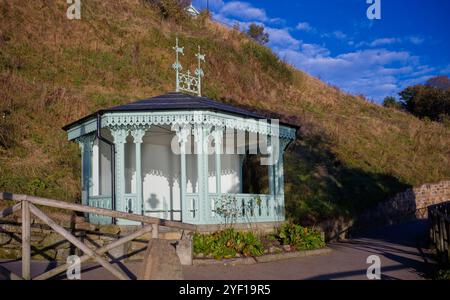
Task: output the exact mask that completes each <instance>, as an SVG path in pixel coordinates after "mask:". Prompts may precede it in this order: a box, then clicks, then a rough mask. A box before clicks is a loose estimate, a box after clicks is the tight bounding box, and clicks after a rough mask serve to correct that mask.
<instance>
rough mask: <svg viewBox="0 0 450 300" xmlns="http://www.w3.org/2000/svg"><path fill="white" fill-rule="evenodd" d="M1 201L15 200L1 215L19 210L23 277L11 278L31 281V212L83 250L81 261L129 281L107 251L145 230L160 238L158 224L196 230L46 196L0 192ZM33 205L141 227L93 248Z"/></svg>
mask: <svg viewBox="0 0 450 300" xmlns="http://www.w3.org/2000/svg"><path fill="white" fill-rule="evenodd" d="M0 200H12V201H16V202H18V203H17V204H15V205H13V206H12V207H8V208H6V209H4V210H2V211H0V217H7V216H10V215H12V214H13V213H15V212H18V211H21V212H22V276H18V275H16V274H11V275H10V278H11V279H25V280H31V279H32V278H31V245H30V241H31V227H30V226H31V224H30V223H31V221H30V220H31V214H33V215H35V216H36V217H37V218H39V219H40V220H41V221H43V222H44V223H45V224H47V225H48V226H49V227H50V228H52V229H53V230H54V231H55V232H57V233H58V234H60V235H61V236H63V237H64V238H65V239H67V240H68V241H69V242H70V243H72V244H73V245H74V246H75V247H77V248H79V249H80V250H81V251H83V253H84V256H82V257H81V258H80V262H81V263H83V262H86V261H88V260H90V259H93V260H95V261H96V262H97V263H99V264H100V265H101V266H102V267H104V268H105V269H106V270H108V271H109V272H111V273H112V274H113V275H114V276H115V277H117V278H118V279H121V280H129V279H130V278H129V277H128V276H127V275H126V274H125V273H124V272H123V271H122V270H120V269H119V268H117V267H115V266H114V265H112V264H111V262H110V261H109V260H108V259H107V258H105V256H104V255H105V254H107V253H108V252H109V251H111V250H113V249H115V248H117V247H119V246H121V245H123V244H125V243H127V242H130V241H132V240H134V239H137V238H139V237H141V236H143V235H145V234H146V233H150V232H152V238H154V239H157V238H159V227H160V226H163V227H169V228H174V229H179V230H182V231H188V232H192V231H195V230H196V226H194V225H190V224H184V223H180V222H173V221H167V220H162V219H157V218H152V217H146V216H141V215H133V214H129V213H125V212H119V211H113V210H107V209H101V208H95V207H90V206H84V205H79V204H72V203H67V202H62V201H56V200H51V199H45V198H40V197H33V196H27V195H16V194H10V193H0ZM36 205H40V206H46V207H53V208H60V209H65V210H70V211H75V212H83V213H90V214H97V215H101V216H106V217H111V218H116V219H125V220H130V221H134V222H139V223H142V228H141V229H139V230H137V231H136V232H134V233H131V234H129V235H127V236H124V237H122V238H120V239H118V240H116V241H114V242H112V243H110V244H109V245H106V246H103V247H99V248H96V249H91V248H90V247H88V246H87V245H86V244H84V243H83V242H81V241H80V240H78V239H77V238H76V237H75V236H74V235H72V234H71V233H70V232H69V231H67V230H66V229H65V228H63V227H62V226H60V225H58V224H57V223H56V222H54V221H53V220H52V219H51V218H49V217H48V216H47V215H46V214H45V213H44V212H42V211H41V210H40V209H39V208H38V207H37V206H36ZM69 266H70V265H69V264H63V265H60V266H58V267H56V268H54V269H52V270H50V271H47V272H45V273H43V274H41V275H39V276H37V277H35V278H33V280H45V279H49V278H52V277H54V276H56V275H58V274H60V273H62V272H64V271H66V270H67V269H68V267H69Z"/></svg>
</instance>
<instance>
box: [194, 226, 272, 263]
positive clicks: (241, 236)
mask: <svg viewBox="0 0 450 300" xmlns="http://www.w3.org/2000/svg"><path fill="white" fill-rule="evenodd" d="M194 253H195V254H196V255H198V254H200V253H202V254H204V255H206V256H209V255H212V256H214V258H215V259H223V258H232V257H235V256H236V254H241V255H244V256H247V257H251V256H253V257H255V256H261V255H263V254H264V247H263V244H262V242H261V239H260V238H259V237H258V236H256V235H255V234H254V233H252V232H237V231H235V230H234V229H227V230H224V231H219V232H216V233H213V234H199V233H196V234H195V235H194Z"/></svg>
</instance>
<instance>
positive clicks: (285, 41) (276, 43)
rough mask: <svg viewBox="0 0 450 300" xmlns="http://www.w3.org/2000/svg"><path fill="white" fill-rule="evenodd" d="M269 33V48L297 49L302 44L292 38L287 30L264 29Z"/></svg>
mask: <svg viewBox="0 0 450 300" xmlns="http://www.w3.org/2000/svg"><path fill="white" fill-rule="evenodd" d="M266 31H267V33H269V46H270V47H272V48H284V49H298V47H299V46H300V44H301V43H302V42H301V41H300V40H298V39H296V38H294V37H293V36H292V35H291V33H290V32H289V29H287V28H285V29H278V28H271V27H267V28H266Z"/></svg>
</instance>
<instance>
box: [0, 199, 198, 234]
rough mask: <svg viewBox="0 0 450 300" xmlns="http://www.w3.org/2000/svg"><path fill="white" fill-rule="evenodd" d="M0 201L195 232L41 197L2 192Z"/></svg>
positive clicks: (182, 225) (182, 226) (173, 224)
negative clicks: (23, 202)
mask: <svg viewBox="0 0 450 300" xmlns="http://www.w3.org/2000/svg"><path fill="white" fill-rule="evenodd" d="M0 199H3V200H12V201H20V202H22V201H28V202H30V203H33V204H36V205H43V206H49V207H53V208H61V209H67V210H73V211H77V212H84V213H91V214H96V215H101V216H105V217H111V218H116V219H124V220H130V221H135V222H140V223H145V224H156V225H159V226H163V227H169V228H175V229H181V230H188V231H196V230H197V226H195V225H191V224H185V223H180V222H174V221H168V220H163V219H158V218H153V217H147V216H141V215H134V214H130V213H126V212H121V211H114V210H109V209H104V208H97V207H91V206H86V205H80V204H74V203H67V202H63V201H57V200H52V199H46V198H41V197H34V196H27V195H18V194H11V193H4V192H2V193H0Z"/></svg>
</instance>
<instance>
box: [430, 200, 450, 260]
mask: <svg viewBox="0 0 450 300" xmlns="http://www.w3.org/2000/svg"><path fill="white" fill-rule="evenodd" d="M428 219H429V220H430V226H431V228H430V236H431V242H432V243H433V245H434V247H435V248H436V251H437V254H438V256H439V259H441V260H442V261H443V262H444V263H450V202H446V203H442V204H438V205H433V206H431V207H429V209H428Z"/></svg>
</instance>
